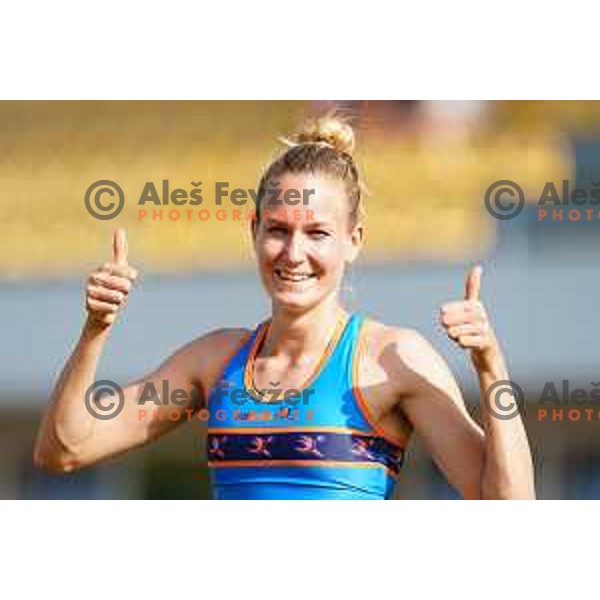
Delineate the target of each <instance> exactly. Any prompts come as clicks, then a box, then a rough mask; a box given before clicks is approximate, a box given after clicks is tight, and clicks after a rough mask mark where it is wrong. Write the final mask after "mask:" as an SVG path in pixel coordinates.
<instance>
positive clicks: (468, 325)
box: [440, 265, 496, 355]
mask: <svg viewBox="0 0 600 600" xmlns="http://www.w3.org/2000/svg"><path fill="white" fill-rule="evenodd" d="M481 270H482V269H481V267H480V266H479V265H477V266H475V267H473V268H472V269H471V271H470V272H469V274H468V275H467V283H466V292H465V299H464V300H461V301H459V302H450V303H447V304H444V305H443V306H442V307H441V309H440V323H441V325H442V326H443V327H444V328H445V330H446V333H447V334H448V337H449V338H450V339H452V340H454V341H455V342H456V343H457V344H458V345H459V346H460V347H461V348H465V349H469V350H472V351H473V353H474V354H475V355H478V354H483V353H485V352H486V351H488V350H491V349H495V344H496V338H495V336H494V332H493V330H492V327H491V325H490V322H489V320H488V316H487V313H486V311H485V308H484V307H483V304H482V303H481V302H480V301H479V290H480V287H481Z"/></svg>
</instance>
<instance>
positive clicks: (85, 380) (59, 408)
mask: <svg viewBox="0 0 600 600" xmlns="http://www.w3.org/2000/svg"><path fill="white" fill-rule="evenodd" d="M109 331H110V327H106V326H101V325H99V324H97V323H95V322H94V321H93V320H92V319H89V318H88V320H87V321H86V323H85V325H84V327H83V330H82V333H81V336H80V338H79V340H78V342H77V345H76V347H75V349H74V351H73V353H72V354H71V356H70V357H69V360H68V361H67V363H66V365H65V367H64V368H63V370H62V372H61V374H60V376H59V378H58V381H57V382H56V385H55V387H54V390H53V392H52V396H51V400H50V404H49V406H48V408H47V409H46V413H45V415H44V419H43V421H42V425H41V428H40V431H39V434H38V438H37V441H36V446H35V452H34V460H35V462H36V463H37V464H38V465H39V466H43V467H47V468H51V469H61V470H62V469H64V468H65V464H64V463H65V460H68V459H69V458H70V457H72V456H75V455H76V454H77V453H78V451H79V450H80V448H81V447H82V445H83V444H84V443H85V441H86V440H88V439H90V438H91V437H92V435H93V430H94V426H95V425H96V420H95V419H94V417H93V416H92V415H91V414H90V413H89V411H88V410H87V409H86V406H85V401H84V399H85V392H86V390H88V388H89V387H90V386H91V385H92V383H93V382H94V379H95V376H96V369H97V366H98V361H99V359H100V356H101V354H102V350H103V348H104V344H105V343H106V339H107V337H108V334H109Z"/></svg>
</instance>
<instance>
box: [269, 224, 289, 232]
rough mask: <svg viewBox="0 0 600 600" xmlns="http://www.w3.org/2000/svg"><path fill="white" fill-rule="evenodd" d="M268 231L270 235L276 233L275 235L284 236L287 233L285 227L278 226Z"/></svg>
mask: <svg viewBox="0 0 600 600" xmlns="http://www.w3.org/2000/svg"><path fill="white" fill-rule="evenodd" d="M267 231H268V232H269V233H275V234H284V233H286V230H285V228H284V227H279V226H278V225H274V226H272V227H269V228H268V229H267Z"/></svg>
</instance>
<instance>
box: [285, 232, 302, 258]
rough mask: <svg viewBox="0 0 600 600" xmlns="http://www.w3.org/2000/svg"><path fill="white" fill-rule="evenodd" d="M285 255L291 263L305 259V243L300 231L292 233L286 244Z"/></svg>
mask: <svg viewBox="0 0 600 600" xmlns="http://www.w3.org/2000/svg"><path fill="white" fill-rule="evenodd" d="M285 257H286V258H287V260H288V261H289V262H290V263H293V264H295V263H301V262H302V261H303V260H304V243H303V240H302V236H301V235H299V234H298V232H294V233H292V235H290V236H289V237H288V239H287V243H286V245H285Z"/></svg>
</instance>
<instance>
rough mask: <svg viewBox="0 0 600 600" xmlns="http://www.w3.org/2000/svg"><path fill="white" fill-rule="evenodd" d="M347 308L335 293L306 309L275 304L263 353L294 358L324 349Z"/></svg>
mask: <svg viewBox="0 0 600 600" xmlns="http://www.w3.org/2000/svg"><path fill="white" fill-rule="evenodd" d="M345 315H346V311H345V310H344V309H343V308H342V307H341V306H340V304H339V303H338V301H337V298H336V297H335V296H334V297H332V298H330V299H328V300H326V301H324V302H321V303H319V304H318V305H317V306H315V307H313V308H311V309H310V310H308V311H306V312H302V313H296V312H290V311H289V310H286V309H285V307H281V306H273V308H272V317H271V325H270V327H269V332H268V334H267V337H266V339H265V342H264V345H263V349H262V352H261V354H262V355H263V356H265V355H267V356H274V355H278V354H279V355H280V354H285V355H287V356H289V357H290V358H291V359H292V360H294V359H297V358H299V357H300V356H302V355H306V354H309V355H310V354H314V353H318V352H320V351H322V349H323V346H324V344H326V343H327V341H328V340H329V339H330V338H331V334H332V332H333V331H334V328H335V326H336V324H337V323H338V321H339V319H340V318H342V316H345Z"/></svg>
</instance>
